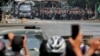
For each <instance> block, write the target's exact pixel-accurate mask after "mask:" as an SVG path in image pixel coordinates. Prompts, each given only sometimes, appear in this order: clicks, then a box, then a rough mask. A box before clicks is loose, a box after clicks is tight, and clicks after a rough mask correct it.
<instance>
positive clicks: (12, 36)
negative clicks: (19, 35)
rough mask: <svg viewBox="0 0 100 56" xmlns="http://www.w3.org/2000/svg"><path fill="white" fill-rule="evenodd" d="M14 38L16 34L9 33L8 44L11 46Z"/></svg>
mask: <svg viewBox="0 0 100 56" xmlns="http://www.w3.org/2000/svg"><path fill="white" fill-rule="evenodd" d="M13 38H14V34H13V33H8V40H9V43H8V46H9V47H11V43H12V40H13Z"/></svg>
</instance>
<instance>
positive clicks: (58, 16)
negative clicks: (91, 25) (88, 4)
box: [40, 8, 95, 20]
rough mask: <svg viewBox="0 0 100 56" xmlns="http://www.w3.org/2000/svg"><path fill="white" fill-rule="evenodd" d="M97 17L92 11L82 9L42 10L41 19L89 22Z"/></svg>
mask: <svg viewBox="0 0 100 56" xmlns="http://www.w3.org/2000/svg"><path fill="white" fill-rule="evenodd" d="M94 16H95V13H94V11H92V10H91V9H80V8H72V9H61V8H56V9H50V8H48V9H44V10H43V9H41V10H40V18H41V19H49V20H52V18H54V19H55V20H81V19H83V20H88V19H93V18H94Z"/></svg>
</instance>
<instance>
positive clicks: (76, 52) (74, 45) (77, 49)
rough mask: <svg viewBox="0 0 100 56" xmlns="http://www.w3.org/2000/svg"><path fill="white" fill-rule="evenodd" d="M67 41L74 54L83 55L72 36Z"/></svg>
mask: <svg viewBox="0 0 100 56" xmlns="http://www.w3.org/2000/svg"><path fill="white" fill-rule="evenodd" d="M69 41H70V43H71V45H72V46H73V51H74V52H75V54H76V56H83V55H82V51H81V48H80V44H79V43H78V41H77V42H75V41H74V40H73V39H72V38H69Z"/></svg>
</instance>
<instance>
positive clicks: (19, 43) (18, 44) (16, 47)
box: [11, 36, 24, 52]
mask: <svg viewBox="0 0 100 56" xmlns="http://www.w3.org/2000/svg"><path fill="white" fill-rule="evenodd" d="M23 40H24V37H23V36H14V39H13V40H12V45H11V46H12V51H16V52H20V50H21V49H22V48H23Z"/></svg>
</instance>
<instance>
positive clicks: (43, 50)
mask: <svg viewBox="0 0 100 56" xmlns="http://www.w3.org/2000/svg"><path fill="white" fill-rule="evenodd" d="M8 39H9V43H8V47H10V48H6V46H5V43H4V42H3V41H2V39H0V55H2V56H6V55H5V52H6V49H7V50H12V52H13V53H12V54H10V55H8V56H22V55H21V53H20V51H21V49H22V48H23V49H24V53H25V56H30V54H29V50H28V48H27V44H26V41H27V37H26V36H25V35H22V36H16V35H15V34H14V33H8ZM39 52H40V54H39V56H100V55H99V53H100V38H99V37H95V38H92V39H90V40H88V45H86V44H84V42H83V34H82V32H79V33H78V35H77V36H76V38H75V39H73V38H72V37H69V39H68V40H67V41H66V40H65V39H64V38H62V37H60V36H53V37H51V38H48V39H47V40H43V41H42V43H41V45H40V48H39Z"/></svg>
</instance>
